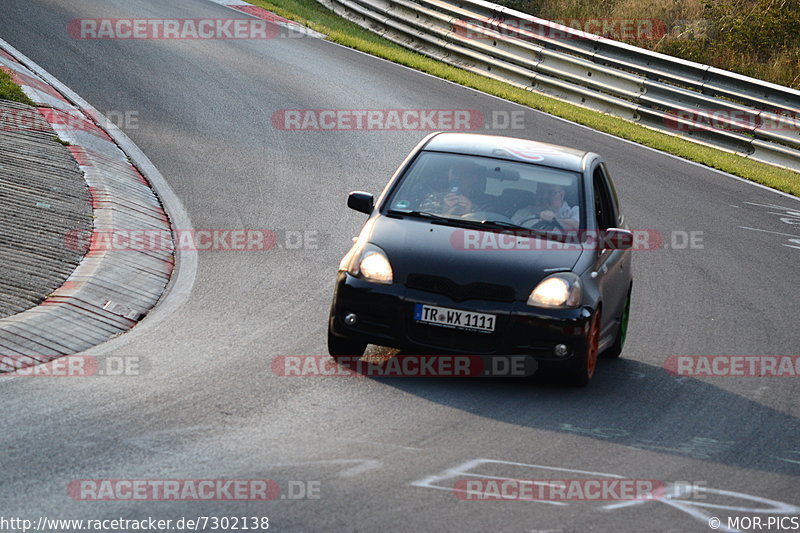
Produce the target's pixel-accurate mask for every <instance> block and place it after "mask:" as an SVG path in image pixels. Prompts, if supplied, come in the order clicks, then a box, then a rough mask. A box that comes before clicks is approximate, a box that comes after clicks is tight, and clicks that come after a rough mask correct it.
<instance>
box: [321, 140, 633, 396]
mask: <svg viewBox="0 0 800 533" xmlns="http://www.w3.org/2000/svg"><path fill="white" fill-rule="evenodd" d="M347 204H348V206H349V207H351V208H353V209H355V210H357V211H360V212H363V213H366V214H368V215H369V219H368V220H367V222H366V224H365V225H364V227H363V229H362V231H361V233H360V235H359V237H358V239H357V240H356V242H355V244H354V245H353V247H352V248H351V249H350V251H349V252H348V253H347V254H346V255H345V257H344V258H343V259H342V261H341V264H340V265H339V273H338V276H337V281H336V289H335V293H334V297H333V304H332V306H331V312H330V319H329V322H328V349H329V352H330V354H331V355H332V356H334V357H339V356H353V355H362V354H363V353H364V351H365V349H366V346H367V344H369V343H371V344H379V345H383V346H389V347H394V348H399V349H401V350H402V351H404V352H409V353H415V354H474V355H480V356H482V357H491V356H495V355H503V356H506V355H517V354H520V355H526V356H532V357H533V358H535V359H536V360H537V362H538V366H539V367H540V368H543V367H545V368H546V367H556V368H558V369H560V370H561V371H563V372H565V373H567V374H568V375H569V377H570V378H571V380H572V381H573V382H575V383H577V384H586V383H587V382H588V381H589V380H590V379H591V377H592V375H593V374H594V371H595V367H596V364H597V358H598V354H601V353H602V354H604V355H607V356H611V357H617V356H619V355H620V353H621V351H622V346H623V343H624V341H625V334H626V329H627V323H628V315H629V309H630V296H631V287H632V276H631V257H630V253H631V250H630V248H631V246H632V239H633V235H632V233H631V232H630V231H629V230H628V229H626V226H625V221H624V218H623V215H622V213H621V212H620V208H619V201H618V199H617V194H616V192H615V190H614V185H613V184H612V182H611V178H610V176H609V174H608V170H607V168H606V165H605V163H604V162H603V160H602V159H601V158H600V156H598V155H597V154H594V153H591V152H583V151H579V150H574V149H571V148H565V147H562V146H556V145H552V144H545V143H539V142H534V141H528V140H524V139H516V138H511V137H498V136H489V135H479V134H467V133H434V134H431V135H429V136H427V137H426V138H425V139H423V140H422V142H420V144H419V145H417V147H416V148H415V149H414V150H413V151H412V152H411V153H410V154H409V156H408V157H407V158H406V160H405V161H404V162H403V163H402V164H401V166H400V168H399V169H398V170H397V172H396V173H395V175H394V176H393V177H392V179H391V180H390V181H389V183H388V185H387V186H386V188H385V189H384V191H383V193H382V194H381V195H380V197H379V198H378V200H377V201H375V200H374V198H373V196H372V195H371V194H368V193H364V192H352V193H350V196H349V198H348V202H347Z"/></svg>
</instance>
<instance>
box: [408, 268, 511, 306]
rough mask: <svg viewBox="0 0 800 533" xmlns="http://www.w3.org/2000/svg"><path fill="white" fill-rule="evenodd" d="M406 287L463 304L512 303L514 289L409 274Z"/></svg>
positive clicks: (490, 284)
mask: <svg viewBox="0 0 800 533" xmlns="http://www.w3.org/2000/svg"><path fill="white" fill-rule="evenodd" d="M406 287H408V288H409V289H417V290H420V291H427V292H433V293H436V294H443V295H445V296H448V297H449V298H451V299H452V300H455V301H456V302H463V301H464V300H491V301H496V302H513V301H514V289H513V288H511V287H508V286H506V285H496V284H494V283H479V282H476V283H469V284H467V285H459V284H458V283H455V282H454V281H451V280H449V279H447V278H443V277H441V276H431V275H428V274H409V275H408V279H407V280H406Z"/></svg>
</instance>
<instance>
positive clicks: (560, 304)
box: [528, 272, 581, 308]
mask: <svg viewBox="0 0 800 533" xmlns="http://www.w3.org/2000/svg"><path fill="white" fill-rule="evenodd" d="M580 303H581V282H580V280H579V278H578V276H576V275H575V274H573V273H572V272H558V273H556V274H553V275H552V276H548V277H546V278H545V279H543V280H542V281H541V282H540V283H539V285H537V286H536V288H535V289H533V291H531V294H530V296H528V305H532V306H535V307H549V308H564V307H578V306H579V305H580Z"/></svg>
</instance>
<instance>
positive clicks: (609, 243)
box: [603, 228, 633, 250]
mask: <svg viewBox="0 0 800 533" xmlns="http://www.w3.org/2000/svg"><path fill="white" fill-rule="evenodd" d="M603 248H605V249H608V250H628V249H629V248H633V232H631V231H628V230H626V229H621V228H608V229H607V230H605V231H603Z"/></svg>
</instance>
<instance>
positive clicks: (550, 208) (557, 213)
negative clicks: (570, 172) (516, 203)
mask: <svg viewBox="0 0 800 533" xmlns="http://www.w3.org/2000/svg"><path fill="white" fill-rule="evenodd" d="M579 216H580V209H579V208H578V206H577V205H576V206H573V207H570V206H569V204H568V203H567V202H565V201H564V187H562V186H561V185H556V184H552V183H540V184H539V185H538V187H537V188H536V203H535V204H534V205H529V206H528V207H523V208H522V209H520V210H519V211H517V212H516V213H514V216H512V217H511V221H512V222H513V223H514V224H519V225H521V226H526V227H533V226H536V225H537V224H541V223H547V224H548V225H551V224H552V225H553V226H555V227H557V226H556V224H555V222H557V223H558V224H560V225H561V227H562V228H564V229H565V230H574V229H578V225H579V223H578V217H579ZM554 221H555V222H554Z"/></svg>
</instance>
